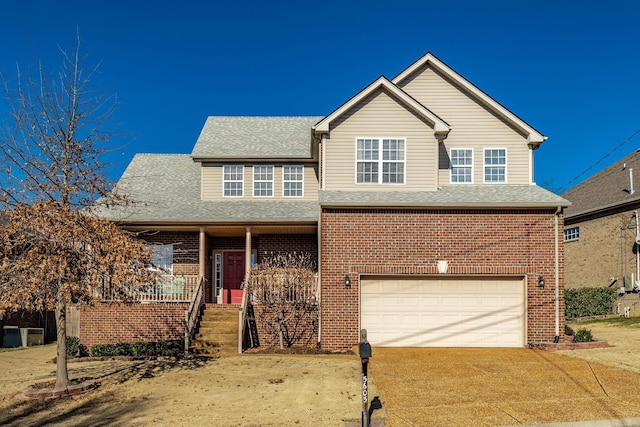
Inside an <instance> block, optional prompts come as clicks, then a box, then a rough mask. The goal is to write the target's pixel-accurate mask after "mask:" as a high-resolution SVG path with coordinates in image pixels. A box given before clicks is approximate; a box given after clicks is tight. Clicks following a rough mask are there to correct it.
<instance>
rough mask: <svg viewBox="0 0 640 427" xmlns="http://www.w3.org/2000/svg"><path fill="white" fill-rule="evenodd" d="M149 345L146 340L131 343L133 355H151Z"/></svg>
mask: <svg viewBox="0 0 640 427" xmlns="http://www.w3.org/2000/svg"><path fill="white" fill-rule="evenodd" d="M149 347H151V346H150V345H149V343H148V342H146V341H138V342H134V343H133V344H131V355H132V356H149Z"/></svg>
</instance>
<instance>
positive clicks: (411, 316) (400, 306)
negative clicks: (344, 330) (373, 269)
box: [360, 277, 525, 347]
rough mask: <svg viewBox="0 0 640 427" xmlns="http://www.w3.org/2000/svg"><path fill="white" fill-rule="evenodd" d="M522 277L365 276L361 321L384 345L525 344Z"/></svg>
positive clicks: (374, 342)
mask: <svg viewBox="0 0 640 427" xmlns="http://www.w3.org/2000/svg"><path fill="white" fill-rule="evenodd" d="M524 283H525V282H524V279H523V278H522V277H474V278H468V277H450V278H440V277H437V278H436V277H426V278H425V277H420V278H415V277H413V278H406V277H393V278H390V277H361V299H360V301H361V304H360V313H361V318H360V324H361V328H363V329H366V330H367V333H368V339H369V342H370V343H371V344H372V345H373V346H379V347H523V346H524V345H525V335H524V331H525V304H524V296H525V284H524Z"/></svg>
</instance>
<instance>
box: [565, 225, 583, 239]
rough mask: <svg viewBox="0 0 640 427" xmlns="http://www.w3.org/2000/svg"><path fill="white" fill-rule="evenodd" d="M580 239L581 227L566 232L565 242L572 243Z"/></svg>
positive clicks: (568, 229)
mask: <svg viewBox="0 0 640 427" xmlns="http://www.w3.org/2000/svg"><path fill="white" fill-rule="evenodd" d="M579 238H580V227H571V228H567V229H566V230H564V241H565V242H571V241H574V240H578V239H579Z"/></svg>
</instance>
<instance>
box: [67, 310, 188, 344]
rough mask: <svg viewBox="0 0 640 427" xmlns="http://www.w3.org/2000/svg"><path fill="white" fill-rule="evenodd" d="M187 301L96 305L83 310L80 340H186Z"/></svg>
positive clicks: (103, 341) (114, 341)
mask: <svg viewBox="0 0 640 427" xmlns="http://www.w3.org/2000/svg"><path fill="white" fill-rule="evenodd" d="M186 308H187V304H130V305H125V304H123V305H117V304H97V305H96V306H94V307H82V308H81V310H80V337H79V338H80V343H82V344H84V345H85V346H87V348H88V349H91V346H93V345H94V344H107V343H119V342H136V341H150V342H154V341H163V340H181V339H184V311H185V309H186Z"/></svg>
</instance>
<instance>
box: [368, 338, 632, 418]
mask: <svg viewBox="0 0 640 427" xmlns="http://www.w3.org/2000/svg"><path fill="white" fill-rule="evenodd" d="M369 375H370V379H371V381H372V382H373V383H374V384H375V385H376V387H377V389H378V391H379V395H380V400H381V401H382V404H383V407H384V411H385V412H386V417H385V418H386V426H387V427H404V426H507V425H508V426H512V425H523V424H524V425H528V424H544V423H555V422H575V421H588V420H607V419H621V418H624V419H626V418H635V417H640V374H636V373H633V372H629V371H624V370H620V369H616V368H613V367H610V366H605V365H602V364H599V363H595V362H589V361H585V360H579V359H575V358H572V357H568V356H562V355H559V354H554V353H549V352H544V351H541V350H531V349H477V348H470V349H451V348H446V349H445V348H443V349H439V348H424V349H417V348H401V349H392V348H374V349H373V357H372V359H371V362H370V365H369ZM624 425H636V424H624Z"/></svg>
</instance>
